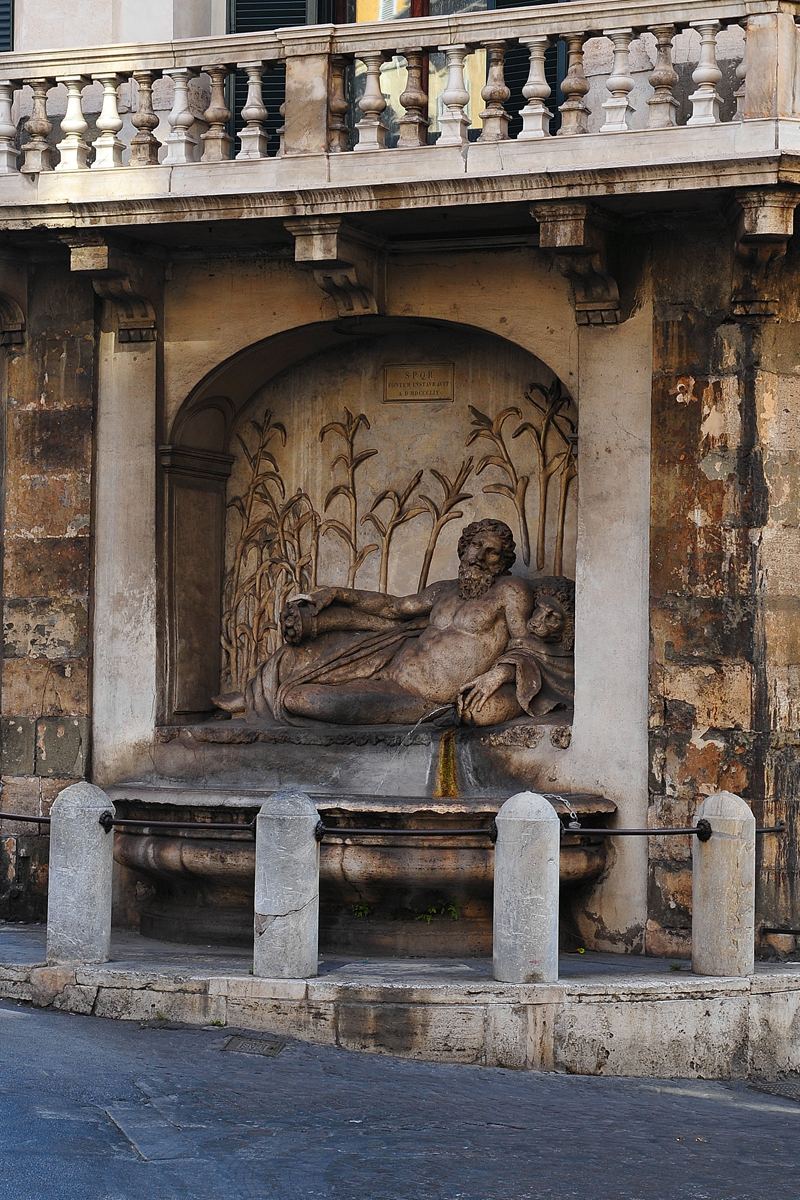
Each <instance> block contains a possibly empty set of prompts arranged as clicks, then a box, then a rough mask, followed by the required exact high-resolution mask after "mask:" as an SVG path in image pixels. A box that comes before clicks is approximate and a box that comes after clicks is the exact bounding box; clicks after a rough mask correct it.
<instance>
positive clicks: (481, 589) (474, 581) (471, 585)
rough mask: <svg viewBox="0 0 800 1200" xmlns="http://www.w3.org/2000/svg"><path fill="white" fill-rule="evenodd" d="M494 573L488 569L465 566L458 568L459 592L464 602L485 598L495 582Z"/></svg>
mask: <svg viewBox="0 0 800 1200" xmlns="http://www.w3.org/2000/svg"><path fill="white" fill-rule="evenodd" d="M495 578H496V577H495V574H494V572H493V571H489V570H487V568H486V567H478V566H465V565H464V564H463V563H462V565H461V566H460V567H459V568H458V591H459V594H460V595H461V599H462V600H478V599H479V598H480V597H481V596H485V595H486V593H487V592H488V590H489V588H490V587H491V586H492V584H493V583H494V581H495Z"/></svg>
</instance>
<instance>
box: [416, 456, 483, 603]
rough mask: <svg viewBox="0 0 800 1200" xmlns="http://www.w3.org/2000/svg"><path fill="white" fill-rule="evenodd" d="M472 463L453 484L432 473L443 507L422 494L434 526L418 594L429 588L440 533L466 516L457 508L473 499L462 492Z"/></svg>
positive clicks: (464, 465) (465, 465)
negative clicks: (450, 523) (465, 501)
mask: <svg viewBox="0 0 800 1200" xmlns="http://www.w3.org/2000/svg"><path fill="white" fill-rule="evenodd" d="M472 463H473V460H472V459H471V458H465V459H464V461H463V462H462V464H461V467H460V468H459V472H458V474H457V475H456V477H455V479H454V480H453V482H452V483H451V482H450V480H449V479H448V478H447V476H446V475H443V474H442V473H441V472H440V471H433V470H432V471H431V475H432V476H433V477H434V479H435V480H436V482H437V483H438V484H439V487H440V488H441V489H442V492H443V494H444V498H443V500H442V503H441V505H438V504H437V503H436V501H435V500H432V499H431V498H430V496H426V495H424V494H420V500H421V501H422V502H423V504H424V505H425V507H426V508H427V510H428V512H429V513H430V514H431V521H432V525H431V532H430V537H429V538H428V545H427V546H426V547H425V556H424V558H423V560H422V570H421V571H420V573H419V582H418V584H417V591H418V592H421V591H422V590H423V588H425V587H427V586H428V575H429V574H430V569H431V563H432V562H433V553H434V550H435V549H436V543H437V542H438V540H439V535H440V533H441V532H442V530H443V529H444V527H445V525H447V524H448V522H449V521H458V520H460V518H461V517H463V515H464V514H463V512H461V511H460V510H459V511H456V507H455V506H456V505H457V504H461V503H462V502H463V501H464V500H471V499H472V494H471V493H470V492H464V491H462V490H461V489H462V488H463V487H464V484H465V483H466V482H467V480H468V479H469V476H470V472H471V471H472Z"/></svg>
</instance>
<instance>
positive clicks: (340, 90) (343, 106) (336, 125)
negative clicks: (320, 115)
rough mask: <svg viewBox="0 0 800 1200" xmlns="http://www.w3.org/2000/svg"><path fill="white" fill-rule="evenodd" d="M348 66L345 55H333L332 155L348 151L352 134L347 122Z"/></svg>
mask: <svg viewBox="0 0 800 1200" xmlns="http://www.w3.org/2000/svg"><path fill="white" fill-rule="evenodd" d="M347 64H348V60H347V59H346V58H345V57H344V55H343V54H333V55H331V59H330V76H329V83H328V150H329V152H330V153H331V154H341V153H343V151H345V150H346V149H347V140H348V134H349V132H350V130H349V129H348V128H347V121H346V120H345V118H346V117H347V114H348V113H349V111H350V103H349V101H348V99H347V96H346V95H345V79H346V73H347Z"/></svg>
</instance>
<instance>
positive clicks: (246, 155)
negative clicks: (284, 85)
mask: <svg viewBox="0 0 800 1200" xmlns="http://www.w3.org/2000/svg"><path fill="white" fill-rule="evenodd" d="M239 66H240V67H241V68H242V70H243V71H246V72H247V100H246V101H245V103H244V105H243V106H242V120H243V121H247V124H246V125H245V127H244V129H243V130H242V131H241V133H240V134H239V141H240V142H241V143H242V148H241V150H240V151H239V153H238V154H237V155H236V158H237V159H238V160H242V159H251V158H266V157H267V143H268V142H269V134H268V133H267V131H266V129H265V128H264V122H265V121H266V119H267V110H266V107H265V105H264V89H263V77H264V63H262V62H246V63H239Z"/></svg>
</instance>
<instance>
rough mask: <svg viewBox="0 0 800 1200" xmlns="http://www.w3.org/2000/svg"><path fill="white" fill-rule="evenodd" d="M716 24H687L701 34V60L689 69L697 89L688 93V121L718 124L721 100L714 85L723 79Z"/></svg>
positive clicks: (700, 123) (695, 123)
mask: <svg viewBox="0 0 800 1200" xmlns="http://www.w3.org/2000/svg"><path fill="white" fill-rule="evenodd" d="M719 24H720V23H719V21H692V22H691V24H690V28H692V29H696V30H697V32H698V33H699V34H700V61H699V63H698V64H697V66H696V67H695V69H694V71H693V72H692V79H693V80H694V82H695V83H696V84H697V91H696V92H692V94H691V96H690V97H689V100H690V102H691V105H692V115H691V116H690V117H689V120H688V121H687V122H686V124H687V125H717V124H719V106H720V103H721V101H722V98H721V96H720V95H719V93H718V92H717V86H716V85H717V84H718V83H719V81H720V79H722V71H720V69H719V67H718V66H717V34H718V33H719Z"/></svg>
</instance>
